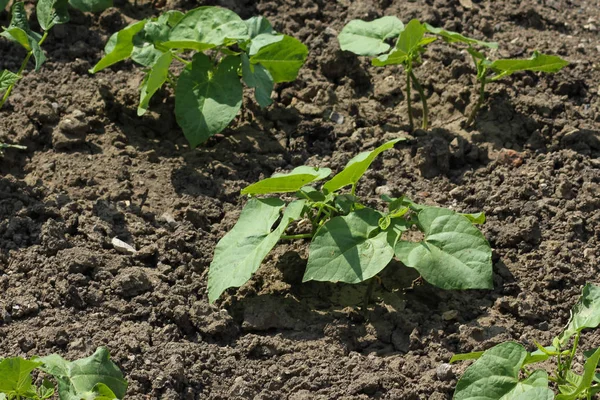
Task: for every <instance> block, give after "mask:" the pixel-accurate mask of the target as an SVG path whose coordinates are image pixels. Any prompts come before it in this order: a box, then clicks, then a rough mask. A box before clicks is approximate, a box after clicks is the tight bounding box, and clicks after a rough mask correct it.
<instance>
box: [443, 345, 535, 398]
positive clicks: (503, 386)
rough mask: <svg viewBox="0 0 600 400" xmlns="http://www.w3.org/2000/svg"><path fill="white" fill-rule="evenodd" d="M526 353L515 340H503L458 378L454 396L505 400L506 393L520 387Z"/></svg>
mask: <svg viewBox="0 0 600 400" xmlns="http://www.w3.org/2000/svg"><path fill="white" fill-rule="evenodd" d="M526 356H527V351H525V348H524V347H523V346H521V345H520V344H518V343H514V342H506V343H501V344H499V345H497V346H494V347H492V348H491V349H489V350H487V351H485V352H484V353H483V355H482V356H481V358H479V359H478V360H477V361H475V362H474V363H473V365H471V366H470V367H469V368H467V370H466V371H465V373H464V374H463V376H462V377H461V378H460V379H459V381H458V383H457V385H456V389H455V391H454V397H453V399H454V400H500V399H501V398H502V399H504V398H503V396H504V395H507V394H508V393H510V392H511V391H512V390H513V389H514V388H515V387H516V386H517V383H518V376H519V370H520V369H521V366H522V365H523V361H524V360H525V357H526ZM530 400H533V399H530ZM544 400H545V399H544Z"/></svg>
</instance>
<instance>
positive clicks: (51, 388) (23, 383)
mask: <svg viewBox="0 0 600 400" xmlns="http://www.w3.org/2000/svg"><path fill="white" fill-rule="evenodd" d="M36 369H38V370H40V371H42V372H44V373H46V374H48V375H50V376H51V377H53V378H54V379H55V380H56V382H57V383H58V398H59V399H61V400H79V399H97V400H114V399H122V398H123V397H124V396H125V392H126V391H127V381H125V380H124V379H123V374H122V373H121V371H120V370H119V367H117V366H116V365H115V364H114V363H113V362H112V361H111V360H110V355H109V353H108V350H107V349H106V348H104V347H99V348H98V349H97V350H96V352H95V353H94V354H93V355H92V356H90V357H87V358H82V359H79V360H76V361H73V362H70V361H67V360H65V359H63V358H62V357H61V356H59V355H57V354H52V355H49V356H46V357H33V358H32V359H30V360H26V359H23V358H21V357H11V358H5V359H2V360H0V400H25V399H31V400H44V399H48V398H52V397H54V394H55V385H54V384H53V383H52V382H51V381H49V380H48V379H44V381H43V384H42V385H41V386H39V387H38V386H36V385H34V384H33V380H32V376H31V373H32V372H33V371H34V370H36Z"/></svg>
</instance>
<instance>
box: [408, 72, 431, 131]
mask: <svg viewBox="0 0 600 400" xmlns="http://www.w3.org/2000/svg"><path fill="white" fill-rule="evenodd" d="M410 77H411V79H412V81H413V83H414V85H415V87H416V88H417V91H418V92H419V96H420V97H421V103H423V125H422V127H423V129H425V130H426V129H427V126H428V125H429V109H428V108H427V98H426V97H425V91H424V90H423V87H422V86H421V84H420V83H419V80H418V79H417V77H416V76H415V74H414V72H413V71H412V69H411V70H410Z"/></svg>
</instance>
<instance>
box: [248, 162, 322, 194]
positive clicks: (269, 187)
mask: <svg viewBox="0 0 600 400" xmlns="http://www.w3.org/2000/svg"><path fill="white" fill-rule="evenodd" d="M330 174H331V170H330V169H329V168H318V167H308V166H301V167H296V168H294V169H293V170H292V171H291V172H289V173H287V174H286V173H279V174H274V175H273V176H272V177H270V178H266V179H263V180H262V181H258V182H256V183H253V184H252V185H250V186H247V187H245V188H244V189H242V194H243V195H257V194H270V193H290V192H296V191H298V190H300V189H302V188H303V187H304V186H305V185H307V184H308V183H311V182H315V181H319V180H321V179H324V178H327V177H328V176H329V175H330Z"/></svg>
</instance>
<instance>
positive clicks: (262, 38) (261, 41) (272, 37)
mask: <svg viewBox="0 0 600 400" xmlns="http://www.w3.org/2000/svg"><path fill="white" fill-rule="evenodd" d="M284 38H285V35H279V34H275V33H261V34H260V35H257V36H255V37H254V38H252V40H251V41H250V48H249V50H248V54H249V55H250V56H253V55H255V54H256V53H258V51H259V50H260V49H262V48H263V47H265V46H268V45H270V44H273V43H277V42H281V41H282V40H283V39H284Z"/></svg>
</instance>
